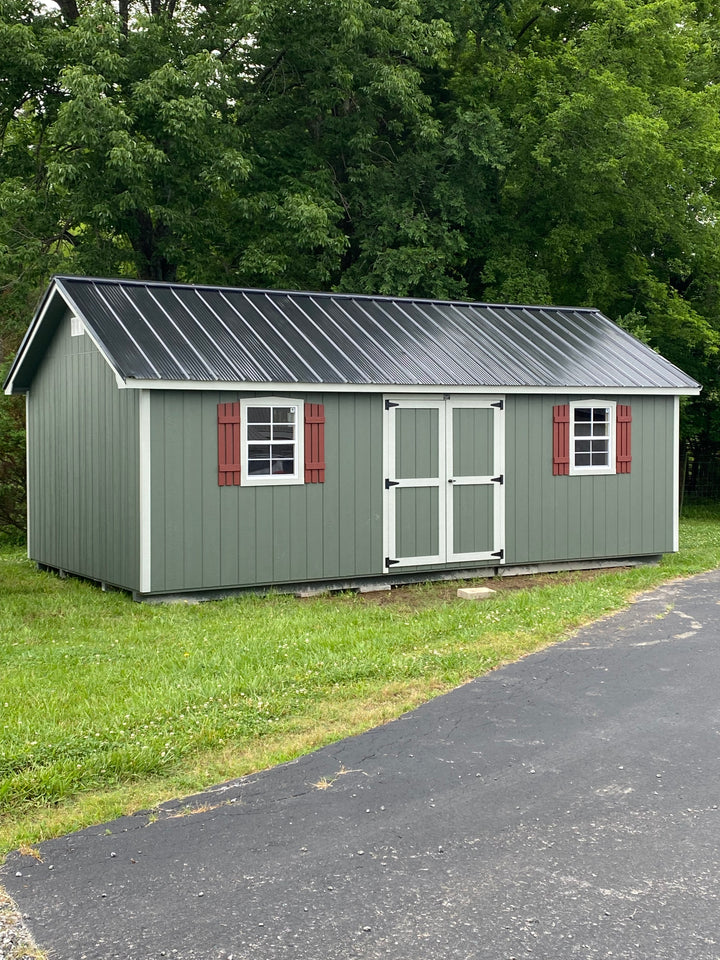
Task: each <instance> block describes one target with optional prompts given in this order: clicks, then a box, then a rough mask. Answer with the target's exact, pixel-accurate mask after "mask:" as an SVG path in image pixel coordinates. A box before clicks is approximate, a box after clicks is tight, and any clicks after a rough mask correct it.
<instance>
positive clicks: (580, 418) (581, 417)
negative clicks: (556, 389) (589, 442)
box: [575, 407, 592, 423]
mask: <svg viewBox="0 0 720 960" xmlns="http://www.w3.org/2000/svg"><path fill="white" fill-rule="evenodd" d="M591 415H592V407H575V423H585V422H587V423H590V420H591Z"/></svg>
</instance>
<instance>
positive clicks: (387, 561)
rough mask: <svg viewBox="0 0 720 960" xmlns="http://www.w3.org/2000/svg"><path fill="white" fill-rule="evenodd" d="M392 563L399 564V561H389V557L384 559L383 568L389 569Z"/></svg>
mask: <svg viewBox="0 0 720 960" xmlns="http://www.w3.org/2000/svg"><path fill="white" fill-rule="evenodd" d="M394 563H400V561H399V560H391V559H390V557H385V566H386V567H391V566H392V565H393V564H394Z"/></svg>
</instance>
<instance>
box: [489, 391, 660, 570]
mask: <svg viewBox="0 0 720 960" xmlns="http://www.w3.org/2000/svg"><path fill="white" fill-rule="evenodd" d="M570 399H574V398H569V397H568V398H563V397H537V396H531V397H520V396H510V397H508V398H507V401H506V418H505V424H506V470H505V478H506V497H507V499H506V511H507V512H506V562H507V563H535V562H542V561H550V560H576V559H582V558H603V557H614V556H618V557H620V556H635V555H638V556H639V555H642V554H656V553H664V552H667V551H670V550H672V548H673V526H672V519H673V502H672V498H673V462H674V459H673V452H674V451H673V398H672V397H638V396H633V397H625V398H617V401H618V403H628V404H630V405H631V407H632V456H633V459H632V470H631V472H630V473H629V474H619V475H609V476H595V477H571V476H564V477H554V476H553V473H552V440H553V438H552V430H553V427H552V418H553V411H552V408H553V406H554V404H557V403H563V402H568V401H569V400H570ZM587 399H603V398H602V394H600V395H599V396H598V395H597V394H593V396H592V397H590V396H588V398H587ZM613 399H615V398H613Z"/></svg>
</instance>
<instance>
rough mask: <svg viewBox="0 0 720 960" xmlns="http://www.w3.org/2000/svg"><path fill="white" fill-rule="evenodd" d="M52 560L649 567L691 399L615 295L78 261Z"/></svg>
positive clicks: (292, 572)
mask: <svg viewBox="0 0 720 960" xmlns="http://www.w3.org/2000/svg"><path fill="white" fill-rule="evenodd" d="M5 390H6V392H7V393H11V394H20V393H24V394H25V395H26V398H27V427H28V505H29V506H28V514H29V516H28V524H29V532H28V553H29V556H30V557H31V558H32V559H33V560H35V561H36V562H37V563H38V564H40V565H41V566H43V567H46V568H53V569H56V570H60V571H65V572H67V573H71V574H75V575H78V576H82V577H86V578H90V579H92V580H96V581H100V582H101V583H103V584H105V585H109V586H110V585H111V586H116V587H120V588H124V589H126V590H129V591H132V593H133V595H134V596H135V597H136V598H137V599H152V598H155V599H160V598H169V597H171V596H174V595H181V596H187V595H189V594H195V595H222V594H223V593H232V592H233V591H236V590H241V589H248V588H252V589H268V588H277V589H296V588H297V587H298V586H299V585H304V586H305V587H308V586H310V587H312V586H318V587H319V586H333V587H352V586H354V585H355V586H357V585H360V586H362V585H379V584H383V583H387V582H399V581H402V580H408V579H432V578H444V577H448V576H450V575H451V574H452V575H453V576H475V575H498V574H507V573H513V572H526V571H535V570H557V569H561V568H563V567H582V566H598V565H603V564H610V563H617V562H622V563H629V562H637V561H638V560H651V559H655V558H657V557H659V556H660V555H661V554H663V553H665V552H668V551H673V550H677V546H678V437H679V398H680V397H681V396H682V395H692V394H697V393H699V390H700V387H699V385H698V384H697V383H696V382H695V381H694V380H692V379H691V378H690V377H688V376H687V375H685V374H684V373H683V372H682V371H681V370H679V369H678V368H677V367H675V366H673V365H672V364H670V363H669V362H668V361H666V360H665V359H663V358H662V357H661V356H659V355H658V354H657V353H655V352H654V351H653V350H651V349H650V348H649V347H648V346H646V345H644V344H642V343H640V342H639V341H638V340H636V339H634V338H633V337H632V336H631V335H630V334H628V333H627V332H625V331H624V330H622V329H621V328H619V327H618V326H616V325H615V324H613V323H612V322H611V321H610V320H609V319H608V318H607V317H605V316H603V315H602V314H601V313H599V312H598V311H597V310H594V309H586V308H574V307H539V306H510V305H492V304H479V303H467V302H439V301H430V300H421V299H406V298H390V297H380V296H353V295H344V294H334V293H307V292H305V293H299V292H281V291H273V290H265V291H263V290H244V289H235V288H219V287H208V286H191V285H182V284H171V283H146V282H138V281H131V280H108V279H89V278H82V277H55V278H54V279H53V280H52V282H51V284H50V287H49V289H48V291H47V293H46V295H45V297H44V299H43V301H42V303H41V304H40V307H39V309H38V312H37V314H36V315H35V318H34V319H33V321H32V324H31V326H30V328H29V330H28V332H27V335H26V337H25V339H24V341H23V343H22V345H21V347H20V350H19V353H18V355H17V357H16V359H15V361H14V363H13V365H12V367H11V370H10V373H9V375H8V378H7V380H6V384H5Z"/></svg>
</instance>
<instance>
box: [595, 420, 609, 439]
mask: <svg viewBox="0 0 720 960" xmlns="http://www.w3.org/2000/svg"><path fill="white" fill-rule="evenodd" d="M592 432H593V436H594V437H606V436H607V435H608V425H607V423H594V424H593V431H592Z"/></svg>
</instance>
